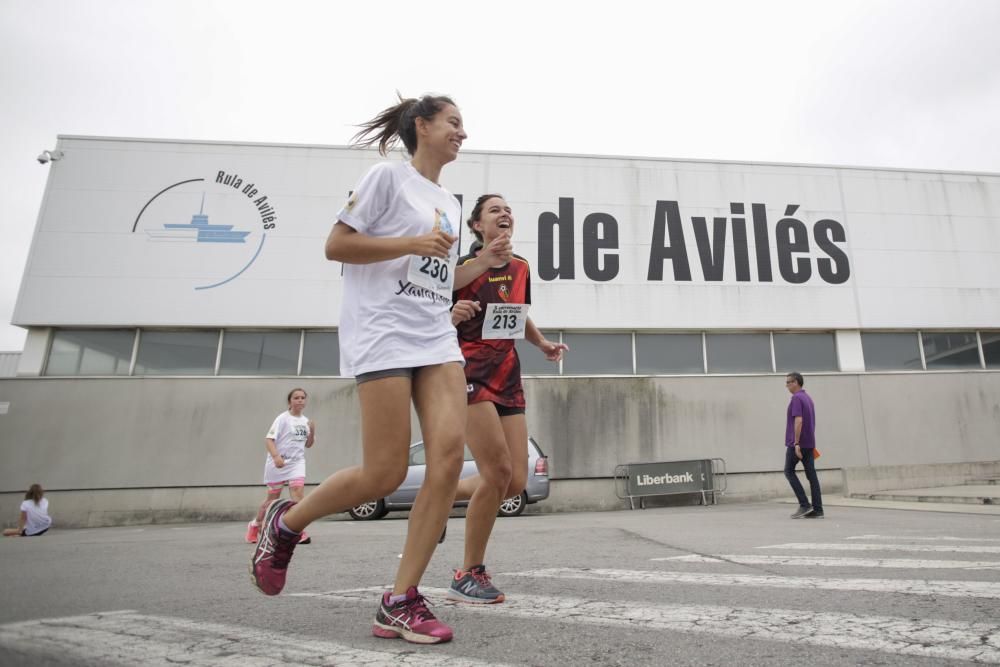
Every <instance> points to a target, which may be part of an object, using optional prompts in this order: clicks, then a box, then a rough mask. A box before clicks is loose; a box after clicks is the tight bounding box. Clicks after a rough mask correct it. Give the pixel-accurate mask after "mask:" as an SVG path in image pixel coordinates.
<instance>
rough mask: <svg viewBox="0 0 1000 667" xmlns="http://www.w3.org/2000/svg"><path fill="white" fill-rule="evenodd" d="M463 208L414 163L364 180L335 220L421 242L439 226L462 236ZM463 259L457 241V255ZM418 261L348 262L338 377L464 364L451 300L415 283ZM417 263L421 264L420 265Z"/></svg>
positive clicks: (383, 168)
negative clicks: (418, 238)
mask: <svg viewBox="0 0 1000 667" xmlns="http://www.w3.org/2000/svg"><path fill="white" fill-rule="evenodd" d="M461 218H462V207H461V205H460V204H459V203H458V200H457V199H456V198H455V197H454V195H452V194H451V193H450V192H448V191H447V190H445V189H444V188H442V187H441V186H439V185H437V184H436V183H433V182H432V181H429V180H427V179H426V178H424V177H423V176H421V175H420V173H419V172H417V170H416V169H414V167H413V165H412V164H410V163H409V162H404V161H400V162H382V163H379V164H377V165H375V166H374V167H372V168H371V169H370V170H369V171H368V173H367V174H365V176H364V177H363V178H362V179H361V182H360V183H359V184H358V186H357V188H356V189H355V190H354V192H353V193H352V194H351V197H350V198H349V199H348V201H347V204H346V205H345V206H344V208H343V209H341V211H340V213H338V214H337V219H338V220H339V221H341V222H343V223H345V224H347V225H350V226H351V227H352V228H354V229H355V230H356V231H357V232H359V233H361V234H367V235H369V236H376V237H403V236H419V235H421V234H428V233H430V232H431V231H432V230H433V229H434V227H435V224H437V225H440V228H441V229H442V230H444V231H446V232H448V233H449V234H453V235H455V236H458V229H459V225H461ZM451 253H452V254H451V257H450V258H449V259H451V260H452V264H454V261H456V260H457V259H458V243H457V242H456V243H455V245H454V246H452V249H451ZM413 259H414V258H413V256H410V255H407V256H404V257H398V258H396V259H392V260H388V261H385V262H374V263H372V264H344V291H343V294H344V297H343V299H344V300H343V305H342V307H341V312H340V372H341V374H342V375H346V376H356V375H361V374H362V373H371V372H373V371H380V370H386V369H390V368H415V367H418V366H429V365H432V364H442V363H445V362H448V361H457V362H459V363H463V364H464V363H465V360H464V358H463V357H462V352H461V350H460V349H459V347H458V339H457V336H456V334H455V327H454V326H452V324H451V315H450V314H449V308H450V307H451V295H450V294H448V296H444V295H442V294H440V293H438V292H435V291H433V290H430V289H426V288H424V287H420V286H418V285H415V284H413V283H411V282H410V280H409V278H408V274H409V269H410V262H411V260H413ZM417 261H420V260H419V259H418V260H417Z"/></svg>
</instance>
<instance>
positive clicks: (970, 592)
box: [503, 567, 1000, 599]
mask: <svg viewBox="0 0 1000 667" xmlns="http://www.w3.org/2000/svg"><path fill="white" fill-rule="evenodd" d="M503 574H504V576H512V577H537V578H541V579H551V578H557V579H596V580H599V581H608V580H610V581H628V582H633V583H652V584H696V585H699V586H760V587H765V588H767V587H770V588H800V589H801V588H810V589H817V590H829V591H866V592H871V593H904V594H908V595H944V596H948V597H963V598H993V599H1000V583H993V582H989V581H928V580H925V579H860V578H858V579H828V578H814V577H778V576H774V575H752V574H703V573H699V572H656V571H648V570H647V571H639V570H614V569H578V568H569V567H554V568H548V569H543V570H527V571H525V572H504V573H503Z"/></svg>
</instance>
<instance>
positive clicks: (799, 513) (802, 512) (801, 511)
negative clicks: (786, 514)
mask: <svg viewBox="0 0 1000 667" xmlns="http://www.w3.org/2000/svg"><path fill="white" fill-rule="evenodd" d="M810 512H812V508H811V507H809V506H808V505H806V506H805V507H800V508H798V509H797V510H795V514H793V515H792V518H793V519H801V518H802V517H804V516H808V515H809V513H810ZM822 515H823V514H822V512H821V513H820V516H822Z"/></svg>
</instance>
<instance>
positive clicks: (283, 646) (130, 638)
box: [0, 598, 494, 667]
mask: <svg viewBox="0 0 1000 667" xmlns="http://www.w3.org/2000/svg"><path fill="white" fill-rule="evenodd" d="M367 602H369V603H370V602H371V598H369V599H368V600H367ZM388 643H389V644H392V645H394V646H398V647H399V648H398V650H386V651H366V650H362V649H356V648H351V647H350V646H344V645H341V644H334V643H332V642H325V641H317V640H314V639H309V638H306V637H302V636H293V635H289V634H286V633H276V632H268V631H267V630H261V629H259V628H254V627H244V626H232V625H221V624H218V623H205V622H203V621H194V620H188V619H183V618H170V617H165V616H146V615H144V614H139V613H136V612H133V611H117V612H103V613H95V614H87V615H84V616H69V617H64V618H50V619H42V620H38V621H26V622H21V623H10V624H7V625H0V647H5V648H6V649H7V650H10V649H18V650H20V651H23V652H25V653H27V654H29V655H32V654H35V655H37V654H38V653H42V654H46V655H58V656H60V657H63V658H65V657H69V658H70V659H71V661H72V660H73V659H79V660H80V661H81V662H83V661H88V662H98V663H100V664H109V665H144V666H145V665H157V666H160V665H162V666H167V665H170V666H172V667H176V665H186V666H188V667H218V666H220V665H221V666H226V665H230V666H232V667H257V666H259V667H266V666H268V665H276V664H279V665H327V664H336V665H338V666H345V665H369V666H374V665H389V664H392V665H422V666H424V667H432V666H435V665H450V666H452V667H458V666H459V665H481V666H485V665H492V664H494V663H489V662H481V661H477V660H470V659H468V658H462V657H449V656H446V655H442V654H441V653H440V652H434V651H433V650H431V651H427V652H421V653H414V648H413V645H412V644H408V643H406V642H403V641H398V642H388Z"/></svg>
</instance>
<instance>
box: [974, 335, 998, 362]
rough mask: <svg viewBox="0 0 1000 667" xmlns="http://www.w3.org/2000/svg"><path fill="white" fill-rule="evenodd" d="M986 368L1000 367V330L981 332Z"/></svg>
mask: <svg viewBox="0 0 1000 667" xmlns="http://www.w3.org/2000/svg"><path fill="white" fill-rule="evenodd" d="M979 337H980V338H981V339H982V341H983V357H985V358H986V368H1000V331H991V332H981V333H980V334H979Z"/></svg>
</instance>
